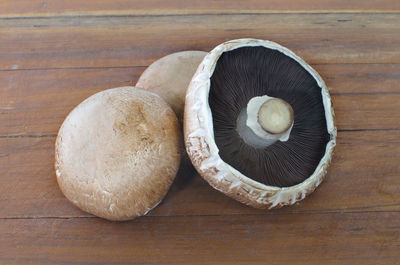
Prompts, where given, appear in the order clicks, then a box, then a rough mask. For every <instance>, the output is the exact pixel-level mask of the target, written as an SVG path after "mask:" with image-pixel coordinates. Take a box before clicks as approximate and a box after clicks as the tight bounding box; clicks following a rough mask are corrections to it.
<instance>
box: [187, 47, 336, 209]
mask: <svg viewBox="0 0 400 265" xmlns="http://www.w3.org/2000/svg"><path fill="white" fill-rule="evenodd" d="M184 137H185V145H186V150H187V153H188V155H189V157H190V159H191V161H192V163H193V165H194V166H195V168H196V169H197V171H198V172H199V174H200V175H201V176H202V177H203V178H204V179H205V180H206V181H207V182H209V184H210V185H211V186H213V187H214V188H216V189H217V190H220V191H222V192H223V193H225V194H227V195H228V196H230V197H232V198H234V199H236V200H238V201H240V202H242V203H245V204H247V205H250V206H253V207H257V208H268V209H272V208H278V207H281V206H284V205H290V204H293V203H295V202H297V201H299V200H302V199H304V198H305V196H306V195H308V194H310V193H311V192H312V191H313V190H314V189H315V188H316V187H317V186H318V185H319V184H320V183H321V181H322V180H323V179H324V176H325V175H326V170H327V167H328V165H329V163H330V161H331V156H332V152H333V149H334V146H335V144H336V127H335V125H334V112H333V108H332V105H331V99H330V95H329V92H328V89H327V87H326V85H325V83H324V81H323V80H322V78H321V77H320V75H319V74H318V73H317V72H316V71H315V70H314V69H313V68H311V66H309V65H308V64H307V63H306V62H304V61H303V60H302V59H301V58H299V57H298V56H296V55H295V54H294V53H293V52H292V51H290V50H288V49H287V48H285V47H282V46H280V45H279V44H277V43H274V42H271V41H264V40H256V39H239V40H232V41H228V42H225V43H223V44H221V45H219V46H217V47H216V48H215V49H213V50H212V51H211V52H210V53H209V54H208V55H207V56H206V57H205V58H204V59H203V61H202V62H201V64H200V65H199V68H198V70H197V72H196V73H195V75H194V76H193V79H192V81H191V83H190V85H189V87H188V90H187V94H186V104H185V117H184Z"/></svg>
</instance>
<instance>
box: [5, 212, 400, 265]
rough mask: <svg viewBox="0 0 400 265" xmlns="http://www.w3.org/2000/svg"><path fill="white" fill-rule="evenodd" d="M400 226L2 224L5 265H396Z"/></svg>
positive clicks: (293, 218) (184, 221) (221, 219)
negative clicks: (25, 264) (172, 264)
mask: <svg viewBox="0 0 400 265" xmlns="http://www.w3.org/2000/svg"><path fill="white" fill-rule="evenodd" d="M399 220H400V213H399V212H387V213H345V214H343V213H327V214H296V215H293V214H287V215H264V216H252V215H248V216H196V217H186V216H183V217H177V218H163V217H147V218H140V219H137V220H135V221H131V222H124V223H110V222H107V221H104V220H100V219H89V220H88V219H78V220H77V219H66V220H65V219H64V220H59V219H54V220H52V219H45V220H41V219H33V220H0V234H1V235H2V236H1V237H0V248H1V249H2V250H3V254H2V255H1V256H0V262H1V263H4V264H23V263H29V264H93V263H95V264H111V263H112V264H132V263H135V264H171V263H177V264H266V263H268V264H362V265H368V264H371V265H397V264H398V261H399V259H400V252H399V248H400V229H399V228H400V227H399V224H400V223H399Z"/></svg>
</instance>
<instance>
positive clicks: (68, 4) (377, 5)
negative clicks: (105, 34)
mask: <svg viewBox="0 0 400 265" xmlns="http://www.w3.org/2000/svg"><path fill="white" fill-rule="evenodd" d="M399 10H400V4H399V2H398V1H393V0H377V1H373V2H366V1H352V0H350V1H349V0H347V1H346V0H333V1H310V0H298V1H289V0H279V1H277V0H268V1H257V0H250V1H238V0H234V1H212V0H205V1H183V2H182V1H178V0H172V1H163V0H148V1H140V0H133V1H132V0H129V1H128V0H115V1H112V2H110V1H104V0H101V1H84V2H82V1H79V0H70V1H61V0H52V1H42V0H19V1H2V2H0V17H21V16H22V17H27V16H59V15H64V16H65V15H127V14H129V15H132V14H134V15H149V14H152V15H157V14H198V13H250V12H257V13H271V12H328V11H329V12H346V11H347V12H395V11H399Z"/></svg>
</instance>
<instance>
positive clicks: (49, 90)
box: [0, 64, 400, 136]
mask: <svg viewBox="0 0 400 265" xmlns="http://www.w3.org/2000/svg"><path fill="white" fill-rule="evenodd" d="M315 68H316V69H317V70H318V71H319V72H320V73H321V75H322V76H323V77H324V78H325V80H326V83H327V85H328V87H331V88H332V91H331V92H332V94H333V102H334V105H335V109H336V117H337V125H338V128H339V129H344V130H350V129H388V128H400V127H399V124H398V120H399V119H400V117H399V115H400V103H399V102H400V87H399V86H398V82H399V81H400V74H399V73H400V64H396V65H364V64H361V65H315ZM143 70H144V67H132V68H110V69H58V70H29V71H21V70H19V71H0V87H1V89H0V124H2V126H1V127H0V136H1V135H3V136H4V135H48V134H56V133H57V131H58V128H59V127H60V125H61V123H62V121H63V120H64V118H65V116H66V115H67V114H68V113H69V111H71V110H72V109H73V108H74V107H75V106H76V105H77V104H79V103H80V102H81V101H82V100H84V99H85V98H87V97H89V96H90V95H92V94H94V93H96V92H99V91H101V90H103V89H106V88H111V87H117V86H125V85H134V84H135V83H136V80H137V79H138V77H139V75H140V74H141V73H142V72H143ZM358 93H359V94H360V95H358ZM377 93H381V94H377ZM350 114H351V115H350Z"/></svg>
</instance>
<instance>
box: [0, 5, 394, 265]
mask: <svg viewBox="0 0 400 265" xmlns="http://www.w3.org/2000/svg"><path fill="white" fill-rule="evenodd" d="M242 37H253V38H260V39H268V40H273V41H276V42H278V43H280V44H282V45H284V46H287V47H288V48H290V49H292V50H293V51H294V52H295V53H297V54H298V55H300V56H301V57H303V58H304V59H305V60H306V61H307V62H309V63H310V64H312V66H313V67H314V68H315V69H316V70H317V71H318V72H319V73H320V74H321V75H322V77H323V78H324V79H325V81H326V82H327V85H328V86H329V87H331V88H332V90H331V93H332V97H333V103H334V106H335V111H336V116H337V127H338V140H337V148H336V152H335V155H334V159H333V163H332V165H331V167H330V168H329V173H328V176H327V178H326V180H325V182H324V183H323V184H322V185H321V186H320V187H319V188H318V189H317V191H316V192H315V193H313V194H312V195H311V196H309V197H308V198H306V199H305V200H304V201H302V202H300V203H298V204H296V205H294V206H291V207H286V208H283V209H280V210H273V211H263V210H256V209H252V208H249V207H246V206H244V205H241V204H240V203H237V202H236V201H234V200H232V199H230V198H228V197H226V196H224V195H223V194H221V193H219V192H218V191H215V190H213V189H212V188H211V187H210V186H209V185H208V184H207V183H205V182H204V181H203V180H202V179H201V178H200V177H199V176H198V175H196V174H195V173H194V172H190V171H185V173H184V174H180V175H179V176H178V177H177V179H176V181H175V183H174V184H173V186H172V189H171V191H170V192H169V194H168V195H167V197H166V198H165V200H164V202H163V203H162V204H161V205H160V206H159V207H157V208H156V209H155V210H153V211H151V213H149V214H148V215H147V216H145V217H142V218H138V219H136V220H133V221H130V222H122V223H115V222H108V221H105V220H102V219H99V218H95V217H93V216H91V215H89V214H86V213H84V212H82V211H80V210H79V209H77V208H76V207H74V206H73V205H72V204H70V203H69V202H68V201H67V200H66V199H65V197H64V196H63V195H62V194H61V192H60V190H59V189H58V186H57V183H56V178H55V173H54V169H53V163H54V158H53V156H54V150H53V149H54V141H55V137H56V134H57V131H58V128H59V127H60V125H61V123H62V121H63V119H64V118H65V116H66V115H67V114H68V112H69V111H70V110H71V109H72V108H73V107H74V106H76V105H77V104H78V103H80V102H81V101H82V100H84V99H85V98H87V97H88V96H90V95H92V94H94V93H96V92H98V91H101V90H104V89H107V88H111V87H118V86H126V85H134V84H135V83H136V80H137V79H138V77H139V75H140V74H141V73H142V72H143V70H144V69H145V67H146V66H147V65H149V64H150V63H151V62H153V61H154V60H156V59H157V58H160V57H162V56H164V55H167V54H169V53H172V52H176V51H182V50H193V49H194V50H204V51H209V50H211V49H212V48H213V47H214V46H216V45H217V44H219V43H221V42H223V41H226V40H230V39H235V38H242ZM399 160H400V1H397V0H396V1H394V0H393V1H389V0H377V1H351V0H333V1H314V2H313V1H309V0H301V1H293V2H292V3H291V2H290V1H288V0H279V1H278V0H269V1H261V0H259V1H256V0H252V1H212V0H202V1H191V2H189V1H178V0H175V1H164V0H151V1H139V0H138V1H127V0H115V1H105V0H103V1H82V0H53V1H50V0H49V1H43V0H19V1H13V0H2V1H1V2H0V263H1V264H111V263H115V264H128V263H140V264H174V263H176V264H363V265H364V264H374V265H375V264H385V265H392V264H400V162H399Z"/></svg>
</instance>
